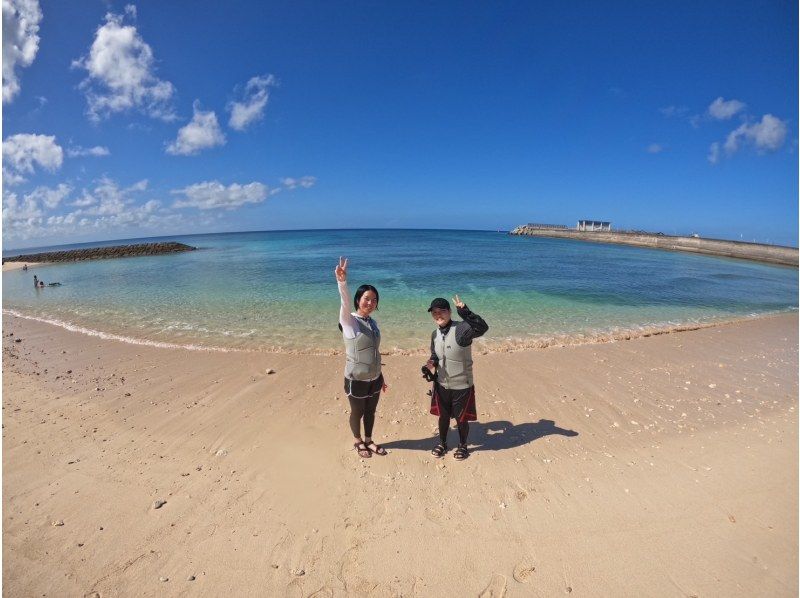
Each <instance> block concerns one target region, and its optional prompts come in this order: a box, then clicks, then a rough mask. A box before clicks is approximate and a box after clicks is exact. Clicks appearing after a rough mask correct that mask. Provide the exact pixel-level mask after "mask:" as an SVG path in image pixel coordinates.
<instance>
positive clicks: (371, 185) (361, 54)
mask: <svg viewBox="0 0 800 598" xmlns="http://www.w3.org/2000/svg"><path fill="white" fill-rule="evenodd" d="M431 4H432V3H427V2H404V3H376V2H360V3H358V2H356V3H333V2H286V3H276V2H234V3H214V2H200V3H198V2H188V1H186V2H180V1H171V2H152V1H148V2H138V3H135V4H125V3H119V2H101V1H96V2H93V1H91V0H84V1H81V2H61V1H44V0H42V1H36V0H10V1H9V2H5V1H4V4H3V10H4V13H3V33H4V45H3V132H2V136H3V183H4V185H3V247H4V248H16V247H27V246H37V245H53V244H56V243H70V242H83V241H91V240H105V239H115V238H126V237H143V236H157V235H169V234H185V233H199V232H221V231H239V230H270V229H304V228H353V227H393V228H394V227H396V228H467V229H508V228H511V227H513V226H516V225H518V224H522V223H526V222H546V223H554V224H567V225H573V224H574V223H575V221H576V220H578V219H583V218H589V219H602V220H610V221H612V223H613V224H614V226H615V227H617V228H635V229H645V230H652V231H662V232H665V233H667V234H685V233H691V232H698V233H700V234H701V235H703V236H708V237H723V238H734V239H739V238H742V239H745V240H753V239H755V240H758V241H762V242H772V243H781V244H791V245H796V244H797V223H798V184H797V181H798V170H797V164H798V162H797V145H798V140H797V130H798V114H797V106H798V97H797V85H798V73H797V70H798V66H797V48H798V40H797V30H798V23H797V6H796V4H795V3H790V2H777V1H776V2H736V3H731V2H701V3H698V2H641V3H630V2H573V3H569V4H564V3H547V4H545V3H538V2H505V3H484V2H480V3H479V2H472V3H470V2H449V3H446V2H442V3H436V5H435V6H432V5H431ZM12 8H13V10H11V9H12Z"/></svg>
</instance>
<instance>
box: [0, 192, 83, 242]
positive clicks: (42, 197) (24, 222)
mask: <svg viewBox="0 0 800 598" xmlns="http://www.w3.org/2000/svg"><path fill="white" fill-rule="evenodd" d="M71 191H72V189H71V188H70V187H69V186H68V185H65V184H61V185H58V186H57V187H37V188H36V189H34V190H33V191H32V192H30V193H28V194H26V195H23V196H22V197H20V196H18V195H17V194H16V193H13V192H7V193H5V194H4V196H3V231H4V233H5V234H6V235H9V236H10V237H12V238H13V237H15V236H16V237H20V236H21V237H23V238H25V237H26V234H25V233H27V232H29V231H30V230H35V229H37V228H40V227H41V226H42V224H43V219H44V216H45V211H46V210H52V209H54V208H56V207H57V206H58V205H59V204H60V203H61V201H62V200H63V199H64V198H65V197H67V196H68V195H69V194H70V192H71Z"/></svg>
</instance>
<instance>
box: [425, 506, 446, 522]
mask: <svg viewBox="0 0 800 598" xmlns="http://www.w3.org/2000/svg"><path fill="white" fill-rule="evenodd" d="M425 517H426V518H427V519H428V521H431V522H433V523H441V522H442V514H441V513H439V512H437V511H434V510H433V509H431V508H430V507H426V508H425Z"/></svg>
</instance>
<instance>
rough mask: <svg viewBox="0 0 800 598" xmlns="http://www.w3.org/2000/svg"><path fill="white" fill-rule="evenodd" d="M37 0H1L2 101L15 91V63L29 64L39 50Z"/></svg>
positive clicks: (22, 65)
mask: <svg viewBox="0 0 800 598" xmlns="http://www.w3.org/2000/svg"><path fill="white" fill-rule="evenodd" d="M41 20H42V10H41V9H40V8H39V0H3V103H4V104H5V103H6V102H10V101H11V100H12V99H14V96H15V95H17V94H18V93H19V90H20V84H19V77H18V75H17V67H19V68H23V67H27V66H30V65H31V64H32V63H33V60H34V58H36V53H37V52H38V51H39V21H41Z"/></svg>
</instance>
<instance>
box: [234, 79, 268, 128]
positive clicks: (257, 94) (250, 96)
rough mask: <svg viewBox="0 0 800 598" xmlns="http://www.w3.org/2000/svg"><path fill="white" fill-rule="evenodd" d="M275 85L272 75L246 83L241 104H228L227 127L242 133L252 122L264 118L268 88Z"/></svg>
mask: <svg viewBox="0 0 800 598" xmlns="http://www.w3.org/2000/svg"><path fill="white" fill-rule="evenodd" d="M275 85H276V82H275V77H273V76H272V75H267V76H262V77H253V78H252V79H250V80H249V81H248V82H247V86H246V87H245V90H244V98H243V99H242V101H241V102H231V103H229V104H228V111H229V112H230V113H231V118H230V121H229V122H228V125H229V126H230V127H231V128H232V129H236V130H237V131H244V130H245V129H247V127H249V126H250V125H251V124H253V123H254V122H257V121H259V120H261V119H262V118H263V117H264V109H265V108H266V107H267V102H268V101H269V88H270V87H273V86H275Z"/></svg>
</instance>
